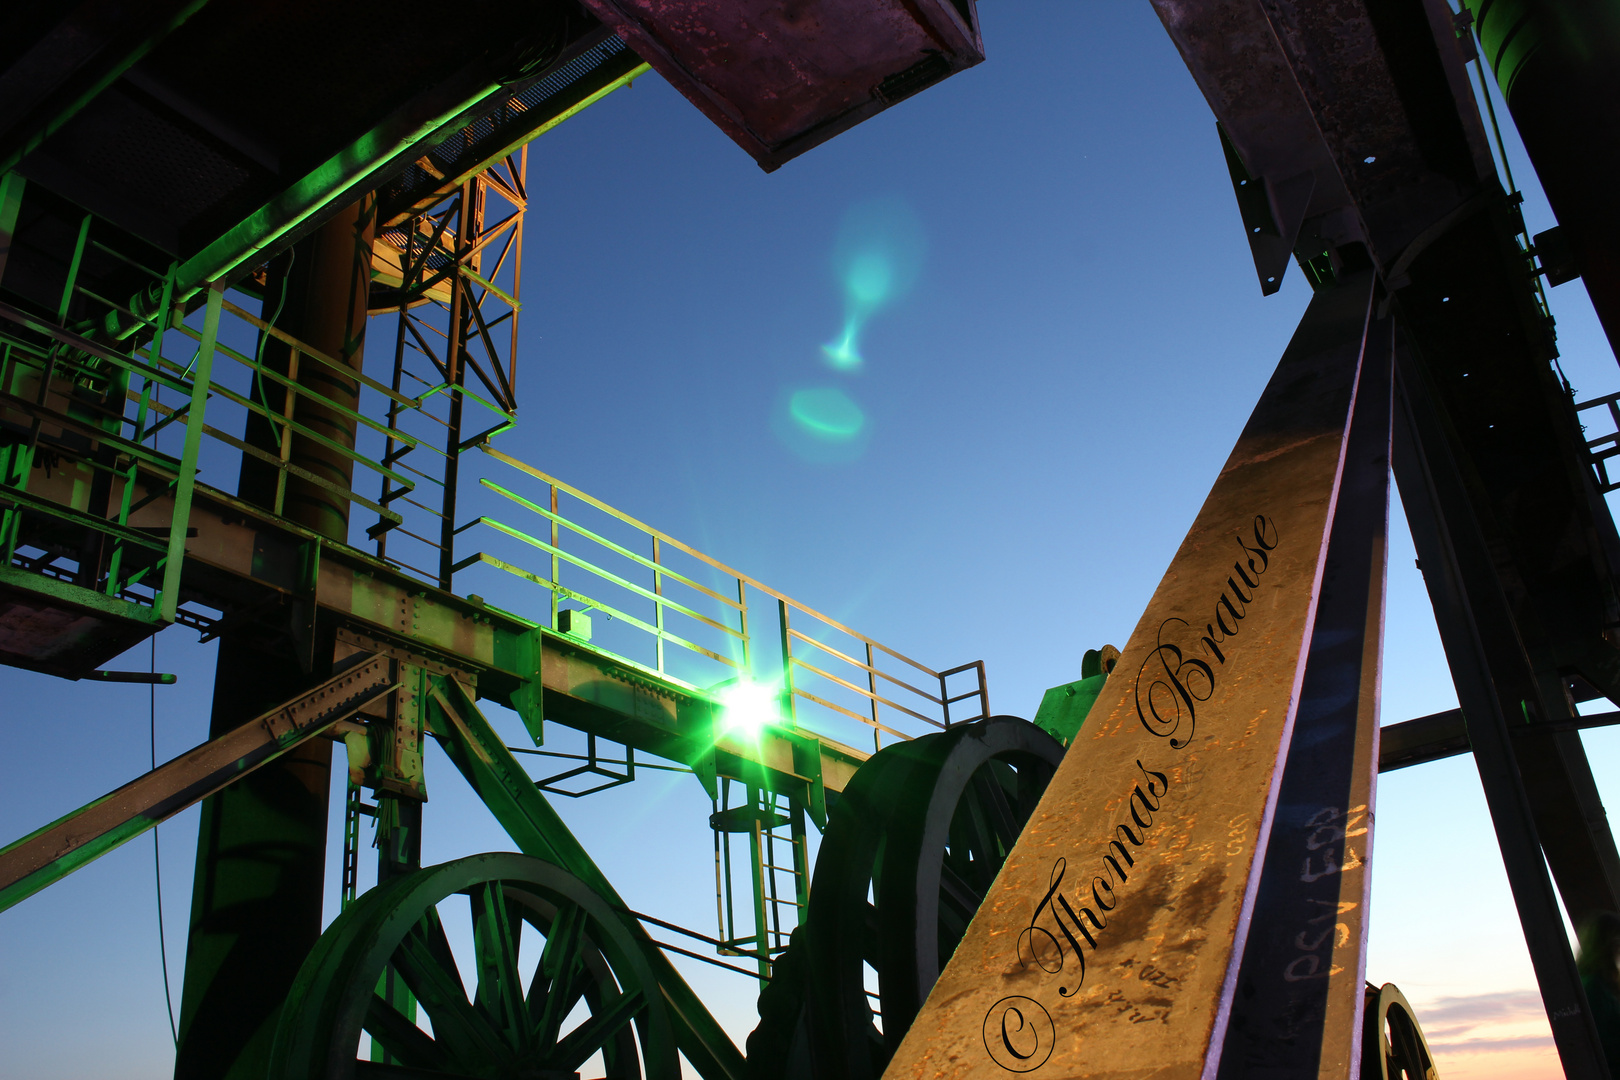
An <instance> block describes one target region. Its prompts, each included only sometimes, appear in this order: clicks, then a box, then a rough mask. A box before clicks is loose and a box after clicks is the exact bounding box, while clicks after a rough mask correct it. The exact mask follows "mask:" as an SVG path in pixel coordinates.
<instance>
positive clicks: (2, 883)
mask: <svg viewBox="0 0 1620 1080" xmlns="http://www.w3.org/2000/svg"><path fill="white" fill-rule="evenodd" d="M394 689H395V687H394V684H393V683H392V682H391V681H390V679H389V663H388V661H387V660H386V659H385V658H383V657H377V656H373V657H369V658H366V659H363V660H361V661H360V662H359V663H357V664H355V665H353V666H351V667H349V668H347V669H345V670H344V671H342V672H340V673H339V674H337V675H334V676H333V677H332V678H330V679H328V680H326V681H325V682H323V683H321V684H320V685H319V686H317V687H315V688H314V689H312V690H309V691H308V692H306V693H303V694H300V695H299V696H297V697H296V698H293V699H292V700H291V701H289V702H287V703H286V704H284V705H281V706H279V707H277V708H275V709H272V710H270V711H269V712H266V713H264V714H263V715H261V716H258V717H256V718H254V719H253V720H250V721H248V722H247V723H245V724H243V725H242V726H241V727H238V728H236V729H234V730H232V731H230V732H228V733H226V734H225V735H222V736H220V737H219V738H217V739H211V740H209V741H208V742H206V743H203V744H202V745H201V746H198V747H195V748H193V749H191V750H189V751H187V752H186V753H184V754H181V755H180V756H179V757H177V758H175V759H174V760H172V761H170V762H168V763H167V764H164V765H161V766H159V767H158V768H156V769H154V770H152V771H151V772H149V773H147V774H146V775H145V776H142V777H139V778H137V779H135V780H132V781H130V782H129V783H127V784H125V785H124V786H123V787H121V788H119V789H118V790H117V791H114V792H111V793H109V794H107V795H104V796H102V797H101V798H99V799H97V800H96V801H95V802H92V803H90V804H88V805H86V806H83V807H81V808H79V809H78V810H75V811H73V812H72V813H71V814H68V815H67V816H65V817H62V818H58V819H57V820H56V821H53V822H51V823H50V824H49V825H46V826H45V827H44V828H42V829H38V830H36V831H34V832H32V833H29V834H28V835H27V836H25V837H23V838H22V839H21V840H18V841H16V842H15V843H12V844H9V845H8V846H6V847H5V848H3V849H0V911H4V910H6V909H7V908H9V907H11V906H12V905H14V904H17V903H19V902H21V901H22V900H25V899H27V898H28V897H30V896H32V895H33V894H34V893H36V892H39V891H40V890H41V889H43V888H45V887H46V886H48V885H50V884H52V883H53V882H56V881H60V880H61V879H62V878H64V877H66V876H67V875H69V874H71V873H73V871H75V870H77V869H79V868H80V867H81V866H84V865H86V864H87V863H91V862H94V861H95V860H96V859H99V858H100V857H101V856H103V855H105V854H107V852H109V851H111V850H113V849H114V848H116V847H118V846H120V845H121V844H124V843H125V842H127V841H129V840H133V839H134V838H135V837H137V836H139V835H140V834H141V833H143V832H145V831H146V830H147V829H150V828H151V827H152V826H154V825H157V824H159V823H161V822H163V821H165V820H167V819H168V818H170V817H173V816H174V815H175V814H178V813H179V812H180V811H182V810H184V809H185V808H186V807H188V806H190V805H191V804H193V803H195V802H197V801H199V800H200V799H202V798H204V797H206V796H208V795H211V794H213V793H214V792H216V791H219V790H220V789H221V788H224V787H226V786H228V785H229V784H231V783H232V782H234V781H236V780H239V779H240V778H242V777H243V776H246V775H247V774H248V773H250V772H252V771H253V770H255V769H257V768H259V767H261V766H263V765H265V764H267V763H269V762H271V761H274V760H275V759H276V758H278V757H281V756H282V755H283V754H285V753H287V752H288V751H289V750H292V749H293V748H294V747H296V746H298V745H299V744H301V743H304V742H306V741H308V740H309V739H312V738H315V737H316V736H318V735H320V734H321V733H322V732H323V731H325V730H326V729H327V728H329V727H331V726H332V725H333V724H335V723H337V722H338V721H339V720H343V719H346V718H347V717H349V716H352V715H354V713H355V712H356V711H357V710H359V709H361V708H363V707H364V706H366V705H367V704H369V703H371V702H373V701H375V700H377V699H378V698H380V697H382V696H383V695H385V694H388V693H390V692H392V691H393V690H394Z"/></svg>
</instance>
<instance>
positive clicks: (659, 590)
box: [652, 534, 664, 675]
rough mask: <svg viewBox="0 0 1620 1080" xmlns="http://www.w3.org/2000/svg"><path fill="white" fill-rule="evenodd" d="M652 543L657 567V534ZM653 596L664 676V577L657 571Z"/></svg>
mask: <svg viewBox="0 0 1620 1080" xmlns="http://www.w3.org/2000/svg"><path fill="white" fill-rule="evenodd" d="M652 542H653V563H654V564H655V565H656V564H657V563H658V561H659V560H658V554H659V546H658V536H657V535H656V534H654V536H653V538H652ZM653 595H654V596H656V597H658V599H656V600H654V601H653V625H654V626H656V627H658V633H657V634H656V635H655V637H656V642H657V646H658V674H660V675H662V674H663V673H664V575H663V574H662V573H660V572H659V571H657V570H654V571H653Z"/></svg>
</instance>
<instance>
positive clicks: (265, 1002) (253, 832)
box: [175, 200, 372, 1080]
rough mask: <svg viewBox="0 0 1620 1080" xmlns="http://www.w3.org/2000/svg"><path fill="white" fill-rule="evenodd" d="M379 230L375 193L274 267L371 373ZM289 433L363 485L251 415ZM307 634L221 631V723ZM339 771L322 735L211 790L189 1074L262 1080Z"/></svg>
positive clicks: (305, 678) (300, 498)
mask: <svg viewBox="0 0 1620 1080" xmlns="http://www.w3.org/2000/svg"><path fill="white" fill-rule="evenodd" d="M371 239H372V223H371V216H370V207H369V200H363V201H362V203H361V204H359V205H356V206H354V207H351V208H350V209H348V210H346V211H344V212H342V213H340V214H339V215H338V216H337V217H335V218H334V219H333V220H332V221H330V222H329V223H328V224H327V225H325V226H323V227H322V229H321V230H320V231H319V232H317V233H315V234H314V235H313V236H311V237H310V238H309V239H307V240H305V241H302V242H301V243H299V244H298V245H296V246H295V247H294V248H293V249H292V251H291V252H289V253H288V254H287V255H286V256H283V257H282V259H281V260H279V261H278V265H277V266H275V267H273V268H272V273H271V274H270V275H269V282H268V288H267V290H266V301H265V312H264V317H265V321H266V322H269V323H272V324H274V325H275V326H277V327H278V328H280V329H283V330H285V331H287V332H288V333H290V334H291V335H292V336H293V337H295V338H297V339H298V340H300V341H303V342H306V343H307V344H309V345H310V346H312V347H313V348H316V349H320V350H322V351H323V352H325V353H326V354H327V355H328V356H333V357H337V358H339V359H341V360H342V361H343V362H344V363H346V364H348V365H349V366H351V367H352V368H353V369H354V370H356V371H358V370H359V368H360V364H361V346H362V344H363V341H364V334H365V323H366V297H367V290H368V288H369V284H370V281H369V278H370V249H371ZM283 290H285V300H283V299H282V295H283ZM264 344H265V348H264V354H265V364H266V366H267V367H270V368H271V369H273V370H280V371H282V372H287V373H289V374H293V375H294V377H295V379H296V381H297V382H298V383H299V384H300V385H305V386H309V387H311V388H312V389H313V390H315V391H316V392H318V393H320V394H322V395H323V396H325V397H327V398H329V399H331V400H333V401H336V402H338V403H340V404H347V405H350V406H351V407H352V406H353V404H354V403H355V402H356V401H357V400H358V395H359V385H358V383H357V382H354V381H351V380H347V379H342V378H340V377H337V376H336V375H334V374H333V373H332V372H330V371H328V370H326V369H325V368H324V367H322V366H320V365H316V364H304V365H301V366H300V367H299V368H298V370H297V372H296V373H293V372H292V371H291V369H290V365H291V363H292V360H293V356H292V355H291V352H290V350H289V349H288V348H287V346H286V345H285V344H283V343H281V342H279V341H277V340H275V339H274V338H271V339H270V340H269V341H267V342H265V343H264ZM254 392H255V394H256V395H257V396H258V397H259V400H260V401H261V402H263V403H264V404H265V405H266V406H267V408H268V409H269V411H271V412H273V413H277V414H280V413H281V412H282V406H283V405H284V404H285V399H284V397H283V396H282V395H284V394H285V390H284V389H283V388H282V387H281V386H280V385H279V384H277V383H275V382H274V381H273V380H260V384H259V385H258V386H256V387H255V391H254ZM293 412H294V415H295V416H296V417H297V418H298V420H299V422H300V423H301V424H303V425H304V426H305V427H307V428H310V429H312V430H315V431H318V432H320V433H321V434H323V435H325V436H326V437H327V438H328V439H331V440H333V441H334V442H337V443H339V444H341V445H344V446H353V445H354V437H355V425H354V423H353V421H352V420H349V419H348V418H346V417H345V416H343V415H342V414H341V413H338V412H336V411H335V410H332V409H329V408H326V407H324V406H321V405H319V404H318V403H312V402H310V401H309V400H307V399H306V398H304V397H302V396H301V395H300V397H299V400H298V401H297V402H296V403H295V405H294V410H293ZM284 436H285V437H287V438H289V439H290V443H291V453H290V458H289V460H290V461H291V463H292V464H294V465H298V466H300V467H302V468H304V469H306V470H308V471H310V472H312V473H314V474H316V475H318V476H321V477H323V478H325V479H327V480H329V481H331V482H333V483H335V484H338V485H339V486H341V487H343V488H347V487H349V486H350V480H351V474H352V470H353V462H352V460H350V459H348V458H346V457H344V456H343V455H341V454H339V453H336V452H335V451H333V450H332V449H331V447H329V446H325V445H323V444H322V443H320V442H318V441H316V440H314V439H309V438H306V437H300V436H298V435H294V434H291V433H285V432H280V431H275V430H273V429H272V427H271V425H270V423H269V422H268V421H267V420H264V419H263V418H261V417H257V416H250V423H249V424H248V428H247V432H246V437H247V439H248V441H249V442H250V443H254V444H257V445H259V446H268V447H271V448H275V447H278V446H279V444H280V440H281V439H282V438H283V437H284ZM239 491H240V494H241V496H242V497H243V498H244V499H246V500H248V501H251V502H255V503H258V504H260V505H263V506H271V507H274V506H275V505H276V504H277V502H278V501H279V502H281V503H282V505H283V507H284V509H283V510H282V512H283V513H284V515H285V516H286V517H287V518H289V519H290V520H293V521H295V522H298V523H299V524H302V525H305V526H307V527H309V528H312V529H314V530H316V531H318V532H319V533H321V534H322V535H324V536H328V537H331V538H332V539H335V540H346V539H347V537H348V512H349V506H348V503H347V501H345V500H342V499H339V498H336V497H334V496H333V494H332V493H331V492H330V491H328V490H326V489H324V488H322V487H320V486H319V485H314V484H309V483H307V482H305V481H301V480H299V479H298V478H297V477H296V476H293V475H291V474H288V473H285V472H281V471H279V470H276V469H273V468H269V467H267V466H265V465H264V463H262V462H259V461H257V460H255V459H253V458H252V457H249V456H246V455H244V457H243V465H242V477H241V486H240V489H239ZM278 494H279V495H280V496H281V498H280V499H279V500H278ZM293 637H294V635H293V634H292V632H291V630H290V628H289V632H288V633H287V634H285V635H282V638H281V640H282V642H283V647H282V648H279V649H267V648H266V647H265V643H264V642H263V641H262V640H258V639H255V638H253V637H251V636H249V635H247V634H245V633H244V634H238V635H232V636H227V637H225V638H223V639H221V641H220V648H219V661H218V666H217V668H216V673H215V681H214V705H213V718H212V722H211V723H212V726H211V731H210V734H211V735H219V734H222V733H224V732H225V731H228V730H230V729H231V728H234V727H235V726H237V725H238V724H240V723H241V722H242V721H243V720H245V719H247V718H249V717H252V716H255V715H257V714H259V713H260V712H262V711H264V709H265V708H267V707H268V706H270V705H273V704H274V703H275V702H277V701H280V700H283V699H285V698H286V696H287V694H288V693H289V692H291V691H296V690H297V689H298V688H299V687H302V686H307V685H309V684H310V683H312V682H315V681H318V680H319V679H321V678H322V677H323V676H324V674H325V673H324V671H322V670H321V668H322V667H323V666H324V665H323V664H320V663H316V664H313V665H312V664H311V662H310V661H311V660H312V659H314V658H320V657H328V658H329V657H330V656H331V650H330V649H325V650H322V649H319V648H314V647H313V646H314V642H313V641H306V642H303V643H302V644H300V645H297V646H292V645H291V644H290V642H291V639H292V638H293ZM311 667H313V668H314V670H310V668H311ZM331 772H332V748H331V744H330V743H329V742H327V741H326V740H324V739H317V740H312V741H311V742H308V743H305V744H304V745H303V746H300V747H299V748H298V749H297V750H295V751H293V752H292V753H290V754H288V755H287V756H286V757H284V758H283V759H281V760H280V761H278V762H276V763H274V764H272V765H270V766H268V767H266V768H264V769H261V770H259V771H258V772H257V773H255V774H254V775H253V776H250V777H248V778H246V779H245V780H243V781H242V782H240V783H237V784H235V785H233V786H231V787H230V788H227V789H226V790H225V791H223V792H221V793H220V794H218V795H215V796H212V797H210V798H209V799H207V800H206V801H205V802H204V804H203V813H202V824H201V831H200V833H199V836H198V840H197V865H196V876H195V882H194V885H193V892H192V909H191V932H190V937H189V939H188V943H187V951H186V972H185V988H184V991H183V994H182V998H181V1010H180V1045H179V1050H178V1054H177V1056H176V1062H175V1076H176V1077H177V1078H186V1080H190V1078H197V1080H218V1078H221V1077H232V1078H236V1077H255V1080H256V1077H257V1075H258V1074H260V1073H262V1070H263V1068H264V1062H265V1060H266V1055H268V1053H269V1050H270V1041H271V1039H272V1037H273V1036H274V1034H275V1024H276V1018H277V1014H278V1011H279V1009H280V1007H281V1003H282V1000H283V999H284V998H285V996H286V993H287V988H288V987H289V986H290V985H291V984H292V980H293V977H294V976H295V975H296V974H297V972H298V968H299V965H300V964H301V963H302V962H303V959H304V957H305V956H306V955H307V954H308V952H309V950H310V949H311V948H312V947H313V946H314V944H315V940H316V938H318V937H319V936H320V931H321V905H322V892H323V886H324V880H325V866H326V818H327V803H328V792H329V787H330V783H331Z"/></svg>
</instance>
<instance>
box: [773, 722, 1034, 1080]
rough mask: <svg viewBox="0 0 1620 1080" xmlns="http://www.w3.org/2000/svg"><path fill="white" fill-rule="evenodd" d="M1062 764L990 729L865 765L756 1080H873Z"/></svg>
mask: <svg viewBox="0 0 1620 1080" xmlns="http://www.w3.org/2000/svg"><path fill="white" fill-rule="evenodd" d="M1062 758H1063V747H1062V746H1061V745H1060V744H1059V743H1058V742H1057V740H1055V739H1053V738H1052V737H1051V736H1050V735H1048V734H1047V733H1046V732H1044V731H1042V730H1040V729H1039V728H1037V727H1035V726H1034V725H1033V724H1031V723H1029V722H1028V721H1026V720H1021V719H1019V718H1017V717H1013V716H993V717H990V718H989V719H987V720H981V721H976V722H974V723H970V724H963V725H960V726H958V727H953V728H951V729H950V730H948V731H944V732H939V733H937V734H933V735H926V736H924V737H922V738H920V739H915V740H913V741H911V742H905V743H897V744H895V745H893V746H890V747H888V748H886V749H884V750H883V751H881V752H880V753H878V754H875V755H873V757H872V758H871V760H869V761H867V762H866V764H864V765H862V766H861V768H860V770H859V771H858V772H857V773H856V774H855V777H854V779H853V780H852V781H851V782H850V785H849V786H848V787H847V788H845V790H844V793H843V795H842V796H841V797H840V798H839V801H838V805H837V807H836V808H835V809H834V811H833V813H832V817H831V820H830V821H829V822H828V825H827V831H826V834H825V836H824V837H823V839H822V843H821V851H820V853H819V854H818V855H817V857H816V868H815V875H814V877H813V879H812V884H811V889H810V906H809V910H808V912H807V913H806V916H805V921H804V924H803V925H801V926H800V927H799V928H798V929H797V930H795V931H794V934H793V939H792V944H791V945H790V947H789V948H788V951H787V952H786V953H785V954H784V955H783V956H782V957H781V958H780V959H779V960H778V961H777V964H776V974H775V977H774V978H773V979H772V981H771V984H770V986H768V987H767V988H766V990H765V991H764V992H763V993H762V994H761V995H760V998H759V1011H760V1023H759V1026H758V1027H757V1028H756V1029H755V1030H754V1033H753V1034H752V1035H751V1036H750V1037H749V1040H748V1070H749V1075H750V1077H751V1078H753V1080H780V1078H786V1080H878V1077H880V1076H881V1075H882V1073H883V1070H884V1068H885V1067H886V1066H887V1065H888V1062H889V1059H890V1058H891V1057H892V1056H893V1055H894V1051H895V1049H896V1048H897V1047H898V1046H899V1044H900V1040H901V1039H902V1038H903V1037H904V1036H905V1033H906V1031H907V1029H908V1028H909V1027H910V1026H911V1022H912V1020H913V1019H914V1018H915V1017H916V1015H917V1010H918V1009H919V1008H920V1007H921V1006H922V1003H923V1000H924V999H925V998H926V997H927V996H928V992H929V990H931V989H932V988H933V985H934V982H935V980H937V979H938V978H939V973H940V970H941V969H942V968H943V967H944V965H945V963H946V962H947V961H948V960H949V959H950V957H951V954H952V953H953V952H954V951H955V950H956V946H957V943H958V942H960V941H961V939H962V935H963V933H964V932H965V931H966V929H967V925H968V922H969V921H970V920H971V919H972V918H973V915H974V913H975V912H976V911H977V910H978V908H979V903H980V902H981V901H982V900H983V899H984V896H985V894H986V892H988V891H989V888H990V885H991V883H992V882H993V881H994V880H995V876H996V874H997V873H998V872H999V871H1000V869H1001V866H1002V864H1003V863H1004V862H1005V861H1006V859H1007V853H1008V852H1009V851H1010V850H1011V849H1012V846H1013V844H1014V843H1015V842H1016V841H1017V839H1018V835H1019V833H1020V832H1022V831H1023V827H1024V824H1025V823H1026V822H1027V821H1028V820H1029V818H1030V815H1031V814H1033V813H1034V810H1035V806H1036V804H1037V803H1038V802H1039V801H1040V798H1041V795H1042V794H1043V793H1044V792H1045V790H1046V786H1047V784H1048V783H1049V782H1050V781H1051V778H1052V775H1053V773H1054V772H1055V771H1056V769H1057V766H1058V763H1059V762H1060V761H1061V760H1062Z"/></svg>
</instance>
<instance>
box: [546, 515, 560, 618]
mask: <svg viewBox="0 0 1620 1080" xmlns="http://www.w3.org/2000/svg"><path fill="white" fill-rule="evenodd" d="M549 487H550V489H551V512H552V513H553V514H555V513H556V512H557V485H556V484H551V485H549ZM557 547H558V535H557V519H556V518H552V519H551V550H552V555H551V628H552V629H553V630H555V629H557V589H558V588H559V587H560V586H561V584H562V583H561V582H559V581H558V580H557V579H558V578H559V577H560V576H562V561H561V560H560V559H558V558H557V554H556V552H557Z"/></svg>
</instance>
